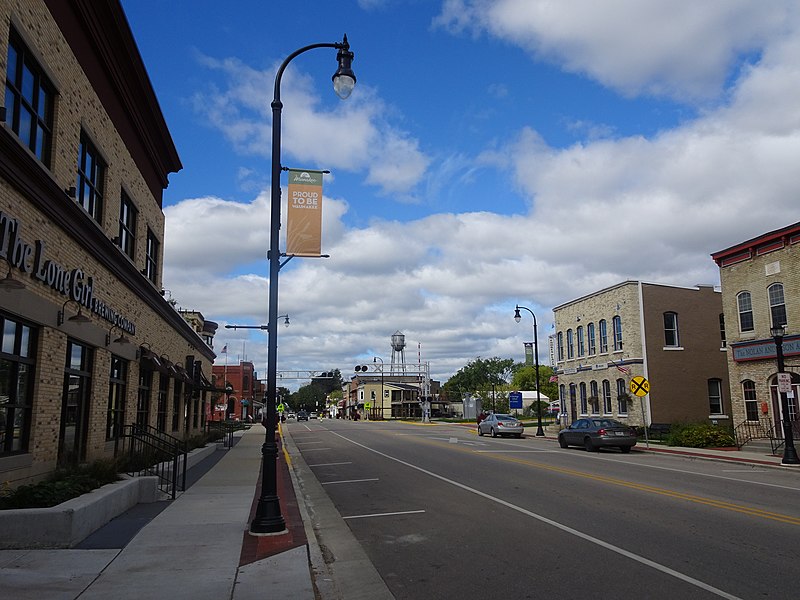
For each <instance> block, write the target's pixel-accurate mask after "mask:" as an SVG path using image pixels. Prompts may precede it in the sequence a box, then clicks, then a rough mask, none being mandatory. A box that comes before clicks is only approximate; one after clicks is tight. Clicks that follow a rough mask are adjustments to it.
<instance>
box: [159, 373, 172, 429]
mask: <svg viewBox="0 0 800 600" xmlns="http://www.w3.org/2000/svg"><path fill="white" fill-rule="evenodd" d="M168 394H169V377H167V375H166V374H165V373H161V376H160V377H159V380H158V402H157V403H156V428H157V429H158V430H159V431H163V432H164V433H166V431H167V398H168V397H169V396H168Z"/></svg>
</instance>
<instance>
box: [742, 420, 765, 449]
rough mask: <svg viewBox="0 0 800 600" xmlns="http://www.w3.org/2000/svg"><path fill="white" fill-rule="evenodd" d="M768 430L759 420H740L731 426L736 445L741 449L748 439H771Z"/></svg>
mask: <svg viewBox="0 0 800 600" xmlns="http://www.w3.org/2000/svg"><path fill="white" fill-rule="evenodd" d="M770 431H771V430H768V429H767V428H766V427H765V426H764V424H763V423H762V422H761V421H742V422H741V423H739V424H738V425H737V426H736V427H734V428H733V435H734V437H735V438H736V446H737V447H738V448H739V449H740V450H741V448H742V446H744V445H745V444H746V443H747V442H749V441H750V440H760V439H771V435H770Z"/></svg>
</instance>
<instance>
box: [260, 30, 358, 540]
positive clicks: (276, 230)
mask: <svg viewBox="0 0 800 600" xmlns="http://www.w3.org/2000/svg"><path fill="white" fill-rule="evenodd" d="M315 48H335V49H336V50H338V53H337V55H336V60H337V61H338V63H339V68H338V70H337V71H336V73H335V74H334V75H333V88H334V90H335V91H336V94H337V95H338V96H339V97H340V98H342V99H345V98H347V97H348V96H349V95H350V93H351V92H352V91H353V86H355V84H356V76H355V75H354V74H353V70H352V69H351V63H352V61H353V53H352V52H350V44H349V43H348V42H347V36H346V35H345V36H344V39H343V40H342V41H341V42H335V43H332V44H331V43H321V44H311V45H310V46H304V47H303V48H300V49H299V50H295V51H294V52H292V53H291V54H290V55H289V56H287V57H286V59H285V60H284V61H283V63H281V66H280V67H278V72H277V73H276V74H275V90H274V95H273V98H272V104H271V107H272V176H271V177H272V179H271V197H270V221H269V230H270V237H269V253H268V255H267V258H268V260H269V316H268V320H267V335H268V342H267V397H266V400H265V404H266V410H267V419H266V429H267V434H266V440H265V441H264V445H263V446H262V447H261V467H262V473H261V496H260V497H259V499H258V506H257V507H256V515H255V517H253V521H252V522H251V523H250V533H254V534H269V533H279V532H282V531H284V530H285V529H286V524H285V522H284V520H283V515H282V514H281V506H280V501H279V499H278V486H277V470H276V464H275V463H276V461H277V458H278V446H277V445H276V444H275V428H276V423H275V408H276V404H275V394H276V392H277V375H278V368H277V360H278V337H277V327H276V325H277V320H278V272H279V271H280V268H281V263H280V258H281V256H280V249H279V246H278V241H279V240H278V238H279V235H280V228H281V223H280V221H281V170H282V169H281V110H282V109H283V103H282V102H281V77H282V76H283V72H284V71H285V70H286V67H287V66H288V65H289V63H290V62H291V61H292V59H294V58H295V57H296V56H298V55H300V54H302V53H303V52H307V51H309V50H313V49H315Z"/></svg>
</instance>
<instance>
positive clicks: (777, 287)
mask: <svg viewBox="0 0 800 600" xmlns="http://www.w3.org/2000/svg"><path fill="white" fill-rule="evenodd" d="M767 293H768V294H769V313H770V316H771V317H772V326H773V327H776V326H777V327H780V326H781V325H786V302H785V300H784V298H783V284H782V283H773V284H772V285H771V286H769V287H768V288H767Z"/></svg>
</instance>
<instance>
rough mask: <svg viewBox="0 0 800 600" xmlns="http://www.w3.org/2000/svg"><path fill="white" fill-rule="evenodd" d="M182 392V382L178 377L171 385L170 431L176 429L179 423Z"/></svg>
mask: <svg viewBox="0 0 800 600" xmlns="http://www.w3.org/2000/svg"><path fill="white" fill-rule="evenodd" d="M182 393H183V382H182V381H181V380H180V379H176V380H175V381H174V385H173V386H172V431H178V429H179V428H180V423H181V394H182Z"/></svg>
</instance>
